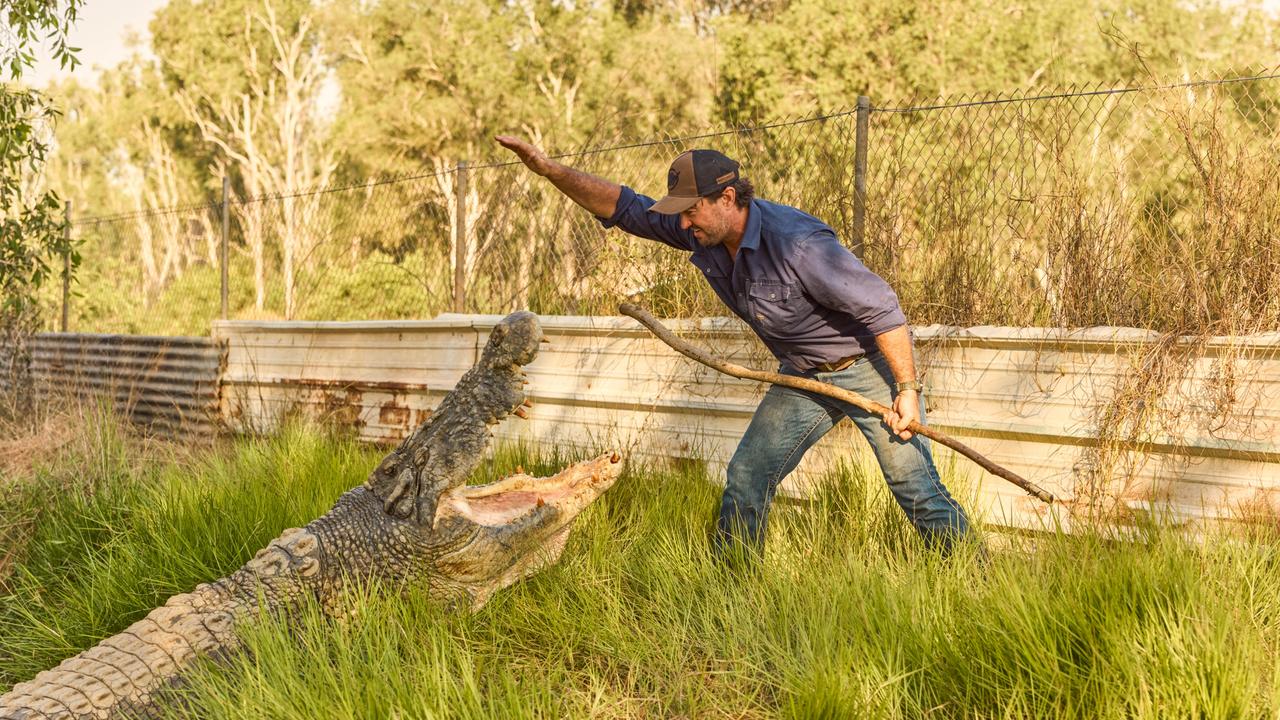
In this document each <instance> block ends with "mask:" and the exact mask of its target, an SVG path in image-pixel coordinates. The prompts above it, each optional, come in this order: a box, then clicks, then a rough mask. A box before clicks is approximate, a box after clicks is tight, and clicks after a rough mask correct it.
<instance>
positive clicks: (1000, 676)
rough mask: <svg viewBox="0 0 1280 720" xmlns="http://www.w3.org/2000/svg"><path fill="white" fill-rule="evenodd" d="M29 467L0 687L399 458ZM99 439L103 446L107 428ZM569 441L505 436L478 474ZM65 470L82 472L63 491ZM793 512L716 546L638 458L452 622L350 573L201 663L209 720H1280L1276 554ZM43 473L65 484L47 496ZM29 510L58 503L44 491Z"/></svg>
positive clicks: (836, 500)
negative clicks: (981, 539) (955, 550)
mask: <svg viewBox="0 0 1280 720" xmlns="http://www.w3.org/2000/svg"><path fill="white" fill-rule="evenodd" d="M99 436H100V441H98V442H97V443H96V446H97V448H96V450H95V451H94V452H86V453H82V454H80V455H73V456H68V457H66V458H64V459H63V460H61V461H60V462H59V463H56V464H54V465H52V466H49V467H46V468H44V469H42V470H40V471H39V472H38V473H37V476H36V477H32V478H26V479H23V480H24V481H23V482H22V483H20V485H21V487H22V488H24V489H23V490H22V491H21V492H19V493H16V494H13V495H14V497H13V498H11V499H10V501H8V502H7V505H6V507H5V508H4V510H5V511H6V512H8V511H11V510H13V509H14V508H21V509H23V511H24V512H38V513H39V514H40V515H39V517H40V521H39V525H38V529H37V531H36V533H35V535H34V536H33V537H31V538H30V539H29V541H28V545H27V546H26V548H25V550H24V551H23V553H22V555H21V559H20V562H19V564H18V566H17V570H16V572H15V573H14V575H13V576H12V577H11V578H9V580H8V584H7V586H6V588H5V591H6V592H7V593H8V594H7V595H3V596H0V685H7V684H9V683H13V682H16V681H19V680H24V679H27V678H29V677H30V676H31V675H33V674H35V672H37V671H38V670H40V669H43V668H45V667H49V666H52V665H54V664H56V663H57V662H58V661H59V660H60V659H61V658H62V657H64V656H66V655H68V654H71V653H74V652H76V651H78V650H80V649H82V648H84V647H87V646H89V645H92V644H93V643H95V642H96V641H97V640H98V639H100V638H101V637H103V636H105V635H108V634H111V633H113V632H115V631H118V630H119V629H121V628H122V627H124V626H125V625H127V624H128V623H129V622H131V621H133V620H135V619H137V618H138V617H140V616H141V615H143V614H145V613H146V612H147V611H148V610H149V609H150V608H152V607H153V606H155V605H156V604H158V603H160V602H161V601H162V600H163V599H164V598H165V597H167V596H168V595H171V594H173V593H177V592H181V591H184V590H187V589H189V588H190V587H192V586H194V585H195V584H196V583H198V582H200V581H204V580H210V579H213V578H215V577H218V576H220V575H223V574H226V573H227V572H228V571H230V570H232V569H234V568H235V567H237V566H239V565H240V564H241V563H242V562H244V561H245V560H247V559H248V558H250V557H251V556H252V554H253V552H254V551H255V550H256V549H257V548H259V547H261V546H262V545H265V544H266V542H267V541H268V540H269V539H270V538H272V537H274V536H275V535H276V534H278V532H279V531H280V530H281V529H283V528H285V527H289V526H297V525H301V524H303V523H305V522H306V521H307V520H309V519H311V518H312V517H315V516H316V515H318V514H319V513H321V512H323V511H324V510H325V509H327V508H328V507H329V505H330V504H331V503H332V502H333V500H334V499H336V497H337V496H338V495H339V494H340V493H341V492H342V491H343V490H345V489H346V488H347V487H350V486H352V485H355V484H357V483H359V482H361V481H362V480H363V478H364V476H365V473H366V472H367V471H368V470H369V469H370V468H371V467H372V466H373V464H374V463H376V461H377V459H378V457H379V455H380V454H381V453H380V452H379V451H377V450H375V449H371V448H367V447H362V446H358V445H356V444H354V443H352V442H350V441H348V440H344V439H341V438H335V437H331V436H327V435H324V434H322V433H318V432H316V431H313V430H307V429H305V428H298V427H294V428H290V429H288V430H286V431H284V432H283V433H281V434H280V435H279V436H276V437H272V438H265V439H252V440H241V441H237V442H236V443H234V444H232V445H229V446H227V447H222V448H215V449H213V450H210V451H208V452H206V453H203V454H198V455H196V456H194V457H189V456H181V457H179V456H175V457H174V458H173V459H172V460H171V461H165V462H159V463H156V464H153V465H150V466H145V467H135V466H134V464H133V463H132V462H131V459H130V456H129V445H128V443H127V442H125V440H124V438H123V437H121V436H118V435H115V434H112V433H106V432H104V433H99ZM90 445H94V444H93V443H91V444H90ZM564 460H565V458H556V457H552V456H546V457H534V456H532V455H531V454H530V453H528V452H527V451H521V450H519V449H514V448H506V449H501V450H499V451H498V452H497V453H496V454H495V456H494V458H493V459H492V460H490V461H489V462H487V463H486V466H485V467H484V468H483V469H482V471H481V472H480V473H479V475H481V476H489V475H492V474H494V473H499V472H504V471H506V470H508V469H510V468H512V467H514V466H515V465H516V464H523V465H524V466H525V468H526V469H529V470H531V471H534V472H542V471H545V470H548V469H550V468H551V467H553V466H556V465H559V464H560V463H561V462H563V461H564ZM72 475H75V476H77V477H79V478H80V479H81V480H82V482H81V484H80V485H79V486H76V485H74V484H72V483H70V482H69V480H68V478H69V477H71V476H72ZM829 480H830V482H829V483H828V485H827V490H826V491H824V492H823V493H822V494H821V495H820V496H819V497H818V498H816V499H815V501H814V502H813V503H812V504H810V505H808V506H780V507H777V508H776V509H775V513H774V516H773V518H772V520H771V523H772V525H771V529H770V532H771V538H770V547H769V553H768V556H767V558H766V561H765V563H764V564H763V565H762V566H760V567H759V568H757V569H756V570H755V571H751V572H742V571H737V572H731V571H728V570H726V569H724V568H722V567H720V566H718V565H716V564H715V563H713V562H711V561H710V559H709V558H708V555H707V552H706V549H705V547H706V533H707V529H708V526H709V524H710V522H711V519H712V512H713V508H714V506H715V503H716V499H717V496H718V490H717V489H716V488H715V487H713V486H712V485H711V484H710V483H708V482H707V481H706V478H705V477H704V476H703V475H701V474H700V473H699V472H698V471H696V470H685V471H680V472H677V471H667V470H662V469H657V468H647V467H644V466H639V465H633V466H631V467H629V469H628V471H627V473H626V474H625V475H624V476H623V478H622V479H621V480H619V482H618V484H617V485H616V486H615V487H614V488H613V489H612V490H611V491H609V493H607V494H606V495H605V496H604V497H603V498H602V499H601V500H600V501H598V502H597V503H596V504H595V505H594V506H593V507H592V508H590V509H589V510H588V511H587V513H586V514H584V515H583V516H582V517H581V518H579V520H578V523H577V526H576V528H575V531H574V535H573V537H572V539H571V541H570V543H569V545H568V547H567V549H566V550H565V553H564V556H563V558H562V560H561V562H560V563H559V564H558V565H557V566H555V567H553V568H550V569H548V570H547V571H545V572H543V573H541V574H540V575H538V576H536V577H534V578H531V579H530V580H527V581H525V582H523V583H520V584H518V585H516V586H514V587H512V588H510V589H508V590H506V591H504V592H501V593H499V594H498V595H497V596H495V598H494V599H493V600H492V601H491V602H490V603H489V604H488V605H486V606H485V607H484V608H483V609H482V610H481V611H480V612H478V613H475V614H472V615H457V614H451V613H449V612H447V611H446V610H445V609H443V608H441V607H439V606H437V605H436V604H434V603H432V602H431V601H430V600H429V599H428V598H427V597H426V596H425V594H423V593H410V594H409V595H407V596H401V595H398V594H391V593H388V592H384V591H382V590H380V589H379V588H376V587H365V588H353V589H352V590H351V592H350V593H349V595H348V597H347V598H345V607H346V609H347V610H348V612H347V613H346V614H344V616H343V617H342V618H341V619H337V620H335V619H332V618H326V617H323V616H322V615H321V613H320V612H319V610H318V609H317V608H314V607H311V608H307V609H306V610H305V611H304V612H302V613H301V614H300V616H298V617H295V618H292V619H291V620H290V621H289V624H288V626H287V627H286V626H285V625H284V622H283V621H280V620H264V621H262V622H261V623H259V624H258V625H256V626H255V627H253V628H252V629H251V630H249V631H248V633H247V644H248V648H249V650H250V652H248V653H246V654H243V655H241V656H240V657H239V658H238V659H236V660H234V661H232V662H231V663H229V664H227V665H225V666H222V667H211V668H208V669H206V670H205V671H203V672H201V673H199V674H196V675H195V676H194V677H193V678H192V683H191V687H190V689H189V693H190V696H191V704H190V705H189V706H187V707H185V708H180V709H176V710H173V711H172V714H173V716H175V717H196V718H230V717H243V718H263V717H267V718H299V719H301V718H317V717H322V718H351V717H377V718H389V717H398V718H453V717H458V718H559V717H572V718H577V717H691V718H702V717H713V718H719V717H724V718H729V717H734V718H738V717H749V718H756V717H759V718H766V717H768V718H774V717H777V718H861V717H884V718H899V717H900V718H917V717H926V716H927V717H942V718H950V717H973V718H1021V717H1116V718H1120V717H1149V718H1165V717H1212V718H1219V717H1221V718H1230V717H1264V716H1276V715H1277V713H1278V712H1280V690H1278V689H1277V688H1278V687H1280V685H1278V684H1277V679H1278V678H1277V669H1276V668H1277V665H1278V663H1277V658H1276V650H1277V641H1280V626H1278V625H1277V623H1278V621H1280V600H1278V599H1277V598H1280V572H1277V570H1278V569H1280V567H1278V565H1280V557H1278V556H1277V552H1276V551H1277V548H1280V543H1278V542H1277V541H1276V538H1275V537H1274V536H1272V535H1269V534H1263V535H1261V536H1259V537H1256V538H1254V539H1253V540H1252V541H1250V542H1240V541H1227V540H1226V539H1222V540H1217V541H1210V542H1208V543H1203V544H1195V543H1192V542H1190V541H1188V540H1185V539H1183V538H1181V537H1179V536H1177V535H1175V534H1172V533H1170V532H1166V531H1161V530H1157V529H1152V530H1149V531H1148V532H1147V533H1146V534H1145V535H1144V536H1143V541H1142V542H1126V543H1122V542H1116V541H1113V540H1111V539H1108V538H1107V537H1104V536H1102V535H1093V536H1079V537H1048V538H1040V539H1036V540H1024V539H1015V540H1014V541H1013V542H1012V547H1007V548H1006V547H1003V545H1008V544H1009V543H1003V544H1002V547H1001V549H998V550H996V551H994V552H993V553H992V555H991V558H990V560H989V562H988V563H987V564H986V565H985V566H984V565H982V564H980V563H979V562H977V561H976V559H975V558H974V557H972V555H970V554H964V555H962V556H960V557H958V558H956V559H954V560H952V561H949V562H944V561H940V560H938V559H937V558H936V557H933V556H931V555H929V554H928V553H925V552H923V551H922V550H921V549H920V547H919V546H918V544H917V542H916V540H915V538H914V536H913V535H912V533H911V532H910V529H909V528H908V527H907V525H906V524H905V522H904V521H903V520H902V519H901V517H900V512H899V511H898V510H897V508H896V507H894V506H892V505H891V504H890V500H889V498H888V494H887V493H886V492H885V491H884V489H883V487H882V483H881V482H880V481H879V480H878V478H876V477H868V476H866V475H864V474H863V473H861V472H859V471H857V470H856V469H846V470H844V471H841V472H839V473H837V474H835V475H833V476H832V477H831V478H829ZM49 488H61V490H59V491H58V492H55V493H52V494H49V492H48V491H49ZM36 499H39V500H41V502H35V500H36Z"/></svg>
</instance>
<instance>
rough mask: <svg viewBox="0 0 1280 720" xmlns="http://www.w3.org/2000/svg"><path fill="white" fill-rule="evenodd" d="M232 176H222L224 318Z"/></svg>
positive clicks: (225, 316) (225, 313) (223, 317)
mask: <svg viewBox="0 0 1280 720" xmlns="http://www.w3.org/2000/svg"><path fill="white" fill-rule="evenodd" d="M230 200H231V178H230V177H229V176H227V175H223V176H222V243H221V247H219V248H218V251H219V255H220V256H221V257H220V258H218V260H219V264H220V265H222V319H223V320H226V319H227V304H228V303H227V289H228V285H229V282H228V279H227V278H228V275H229V271H228V269H227V257H228V251H227V245H228V242H229V238H230V233H231V202H230Z"/></svg>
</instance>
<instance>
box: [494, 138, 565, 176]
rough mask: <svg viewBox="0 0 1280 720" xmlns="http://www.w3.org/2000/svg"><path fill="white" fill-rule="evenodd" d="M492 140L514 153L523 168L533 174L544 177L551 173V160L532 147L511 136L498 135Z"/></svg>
mask: <svg viewBox="0 0 1280 720" xmlns="http://www.w3.org/2000/svg"><path fill="white" fill-rule="evenodd" d="M494 140H497V141H498V144H499V145H501V146H502V147H504V148H506V149H508V150H510V151H511V152H513V153H515V154H516V157H518V158H520V162H522V163H524V164H525V167H528V168H529V169H530V170H532V171H533V172H534V173H535V174H537V175H541V176H543V177H546V176H547V175H548V174H549V173H550V172H551V168H552V162H551V160H550V159H548V158H547V156H546V154H545V153H543V152H542V151H541V150H539V149H538V148H536V147H534V146H533V145H530V144H529V143H527V142H525V141H524V140H522V139H520V138H518V137H513V136H511V135H498V136H496V137H495V138H494Z"/></svg>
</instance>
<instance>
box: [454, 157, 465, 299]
mask: <svg viewBox="0 0 1280 720" xmlns="http://www.w3.org/2000/svg"><path fill="white" fill-rule="evenodd" d="M453 196H454V204H455V206H456V210H455V212H454V219H453V225H454V233H453V235H454V238H455V242H454V244H453V311H454V312H456V313H460V312H464V311H465V309H466V305H467V288H466V284H467V266H466V262H467V161H466V160H459V161H458V170H457V172H456V173H454V175H453Z"/></svg>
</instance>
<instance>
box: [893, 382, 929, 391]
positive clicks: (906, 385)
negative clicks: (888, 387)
mask: <svg viewBox="0 0 1280 720" xmlns="http://www.w3.org/2000/svg"><path fill="white" fill-rule="evenodd" d="M903 390H915V391H916V392H924V384H923V383H921V382H920V381H919V380H906V381H904V382H896V383H894V384H893V394H894V395H897V394H898V393H900V392H902V391H903Z"/></svg>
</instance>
